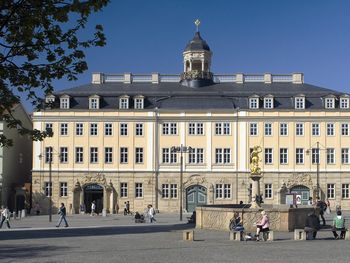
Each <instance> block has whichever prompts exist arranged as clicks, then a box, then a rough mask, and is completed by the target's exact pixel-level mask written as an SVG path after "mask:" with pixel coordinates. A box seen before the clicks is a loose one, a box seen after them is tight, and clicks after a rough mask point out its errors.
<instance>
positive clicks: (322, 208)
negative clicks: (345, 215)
mask: <svg viewBox="0 0 350 263" xmlns="http://www.w3.org/2000/svg"><path fill="white" fill-rule="evenodd" d="M316 207H317V208H319V209H320V217H321V219H322V224H323V225H324V226H325V225H326V220H325V219H324V212H325V211H326V209H327V204H326V203H325V202H323V201H322V200H321V199H320V198H319V197H317V202H316Z"/></svg>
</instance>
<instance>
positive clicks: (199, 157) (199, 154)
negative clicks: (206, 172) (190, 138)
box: [188, 148, 204, 163]
mask: <svg viewBox="0 0 350 263" xmlns="http://www.w3.org/2000/svg"><path fill="white" fill-rule="evenodd" d="M203 158H204V149H203V148H192V151H191V152H189V153H188V163H203V162H204V160H203Z"/></svg>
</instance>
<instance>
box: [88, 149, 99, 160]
mask: <svg viewBox="0 0 350 263" xmlns="http://www.w3.org/2000/svg"><path fill="white" fill-rule="evenodd" d="M97 162H98V148H97V147H90V163H97Z"/></svg>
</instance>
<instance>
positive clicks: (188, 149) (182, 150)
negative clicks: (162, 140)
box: [171, 144, 192, 221]
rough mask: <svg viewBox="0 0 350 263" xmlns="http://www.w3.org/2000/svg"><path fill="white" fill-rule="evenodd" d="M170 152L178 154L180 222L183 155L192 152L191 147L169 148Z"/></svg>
mask: <svg viewBox="0 0 350 263" xmlns="http://www.w3.org/2000/svg"><path fill="white" fill-rule="evenodd" d="M171 152H173V153H180V221H182V201H183V200H182V199H183V196H182V194H183V154H184V153H186V152H188V153H191V152H192V147H187V146H183V145H182V144H181V146H173V147H171Z"/></svg>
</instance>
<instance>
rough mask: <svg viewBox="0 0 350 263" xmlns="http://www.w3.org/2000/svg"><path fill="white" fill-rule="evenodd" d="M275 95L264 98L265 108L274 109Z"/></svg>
mask: <svg viewBox="0 0 350 263" xmlns="http://www.w3.org/2000/svg"><path fill="white" fill-rule="evenodd" d="M273 104H274V103H273V97H268V98H264V109H273V108H274V105H273Z"/></svg>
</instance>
